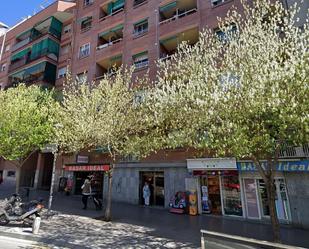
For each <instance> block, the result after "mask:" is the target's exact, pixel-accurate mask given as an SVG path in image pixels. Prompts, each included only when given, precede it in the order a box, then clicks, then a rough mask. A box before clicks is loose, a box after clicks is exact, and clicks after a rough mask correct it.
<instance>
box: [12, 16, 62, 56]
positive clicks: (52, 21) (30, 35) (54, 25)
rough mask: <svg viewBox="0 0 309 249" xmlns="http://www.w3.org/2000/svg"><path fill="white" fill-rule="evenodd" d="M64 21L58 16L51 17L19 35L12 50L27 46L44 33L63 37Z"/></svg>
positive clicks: (57, 37) (58, 37) (58, 38)
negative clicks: (58, 18)
mask: <svg viewBox="0 0 309 249" xmlns="http://www.w3.org/2000/svg"><path fill="white" fill-rule="evenodd" d="M61 29H62V23H61V22H60V21H58V20H57V19H56V18H54V17H51V18H48V19H47V20H45V21H43V22H42V23H39V24H37V25H35V26H34V27H33V28H32V29H30V30H27V31H26V32H24V33H22V34H20V35H18V36H17V37H16V44H15V45H14V46H12V52H14V51H16V50H18V49H20V48H22V47H24V46H26V45H27V44H29V43H31V42H33V41H35V40H37V39H39V38H41V37H42V36H44V35H47V34H50V35H51V36H53V37H54V38H56V39H57V40H60V38H61Z"/></svg>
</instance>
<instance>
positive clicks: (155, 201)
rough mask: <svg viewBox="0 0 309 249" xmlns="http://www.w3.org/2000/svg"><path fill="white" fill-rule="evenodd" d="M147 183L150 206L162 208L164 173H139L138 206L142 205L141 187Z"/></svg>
mask: <svg viewBox="0 0 309 249" xmlns="http://www.w3.org/2000/svg"><path fill="white" fill-rule="evenodd" d="M145 182H148V185H149V188H150V205H152V206H164V199H165V196H164V172H163V171H156V172H153V171H151V172H145V171H144V172H140V195H139V196H140V204H141V205H143V204H144V198H143V187H144V185H145Z"/></svg>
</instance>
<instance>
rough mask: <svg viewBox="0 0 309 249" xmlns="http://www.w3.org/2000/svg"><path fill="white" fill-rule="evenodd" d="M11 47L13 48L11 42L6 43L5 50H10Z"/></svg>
mask: <svg viewBox="0 0 309 249" xmlns="http://www.w3.org/2000/svg"><path fill="white" fill-rule="evenodd" d="M10 48H11V46H10V44H8V45H6V46H5V52H8V51H9V50H10Z"/></svg>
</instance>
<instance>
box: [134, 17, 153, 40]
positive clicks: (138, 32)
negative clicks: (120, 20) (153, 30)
mask: <svg viewBox="0 0 309 249" xmlns="http://www.w3.org/2000/svg"><path fill="white" fill-rule="evenodd" d="M145 25H147V27H146V28H143V27H144V26H145ZM139 28H140V30H139ZM148 31H149V22H148V18H146V19H144V20H141V21H139V22H136V23H134V24H133V35H134V37H139V36H142V35H144V34H147V33H148Z"/></svg>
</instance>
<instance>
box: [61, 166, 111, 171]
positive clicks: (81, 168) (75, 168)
mask: <svg viewBox="0 0 309 249" xmlns="http://www.w3.org/2000/svg"><path fill="white" fill-rule="evenodd" d="M64 168H65V170H66V171H108V170H109V169H110V167H109V165H108V164H104V165H66V166H65V167H64Z"/></svg>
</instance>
